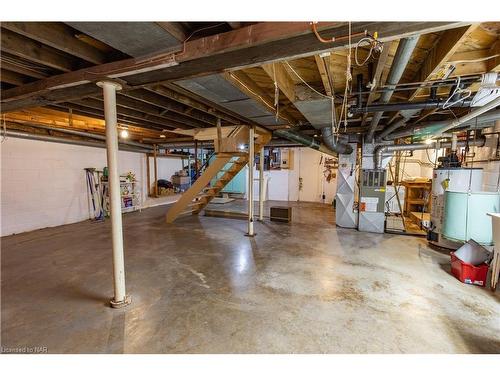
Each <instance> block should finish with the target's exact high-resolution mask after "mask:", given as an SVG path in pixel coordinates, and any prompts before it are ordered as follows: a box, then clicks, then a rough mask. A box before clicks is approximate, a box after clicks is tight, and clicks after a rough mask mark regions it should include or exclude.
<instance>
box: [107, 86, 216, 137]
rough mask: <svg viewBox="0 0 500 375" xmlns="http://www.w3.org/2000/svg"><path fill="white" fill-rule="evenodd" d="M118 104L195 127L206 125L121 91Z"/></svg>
mask: <svg viewBox="0 0 500 375" xmlns="http://www.w3.org/2000/svg"><path fill="white" fill-rule="evenodd" d="M116 105H118V106H121V107H125V108H130V109H134V110H138V111H141V112H143V113H147V114H150V115H153V116H158V117H162V118H164V119H166V120H170V121H174V122H176V123H181V124H185V125H188V126H191V127H194V128H203V127H205V125H206V124H205V123H203V122H201V121H197V120H194V119H192V118H190V117H188V116H184V115H179V114H177V113H174V112H169V111H165V110H164V109H162V108H159V107H158V106H156V105H153V104H149V103H146V102H144V101H140V100H136V99H134V98H131V97H128V96H125V95H123V94H121V93H119V94H118V95H117V97H116Z"/></svg>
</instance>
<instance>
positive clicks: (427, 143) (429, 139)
mask: <svg viewBox="0 0 500 375" xmlns="http://www.w3.org/2000/svg"><path fill="white" fill-rule="evenodd" d="M433 142H434V140H433V139H432V138H427V139H426V140H425V141H424V143H425V144H426V145H430V144H431V143H433Z"/></svg>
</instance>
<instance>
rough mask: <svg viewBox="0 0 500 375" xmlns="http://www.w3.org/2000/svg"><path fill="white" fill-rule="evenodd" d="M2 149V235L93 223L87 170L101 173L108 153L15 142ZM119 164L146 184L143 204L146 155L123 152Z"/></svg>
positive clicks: (0, 233)
mask: <svg viewBox="0 0 500 375" xmlns="http://www.w3.org/2000/svg"><path fill="white" fill-rule="evenodd" d="M0 147H1V156H2V162H1V175H0V178H1V232H0V235H1V236H6V235H10V234H14V233H21V232H25V231H30V230H34V229H40V228H44V227H51V226H57V225H63V224H69V223H74V222H78V221H82V220H86V219H88V218H89V199H88V193H87V185H86V179H85V171H84V168H86V167H94V168H97V169H102V168H103V167H104V166H105V165H106V150H105V149H101V148H94V147H85V146H76V145H67V144H59V143H51V142H41V141H33V140H24V139H15V138H7V140H5V141H4V142H3V143H2V144H1V146H0ZM118 165H119V172H120V174H122V173H127V172H128V171H132V172H133V173H135V175H136V178H137V179H138V180H139V181H141V182H142V183H141V191H142V199H143V200H144V198H145V197H144V192H145V191H146V181H145V180H146V162H145V155H144V154H140V153H133V152H125V151H120V152H119V158H118Z"/></svg>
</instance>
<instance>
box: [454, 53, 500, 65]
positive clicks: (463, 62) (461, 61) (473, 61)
mask: <svg viewBox="0 0 500 375" xmlns="http://www.w3.org/2000/svg"><path fill="white" fill-rule="evenodd" d="M498 56H500V53H497V54H496V55H493V56H488V57H483V58H480V59H474V60H456V61H447V62H446V64H468V63H478V62H482V61H487V60H491V59H494V58H496V57H498Z"/></svg>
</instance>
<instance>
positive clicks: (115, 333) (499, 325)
mask: <svg viewBox="0 0 500 375" xmlns="http://www.w3.org/2000/svg"><path fill="white" fill-rule="evenodd" d="M272 203H273V202H268V204H272ZM275 203H276V202H275ZM231 204H232V203H231ZM234 204H235V206H238V205H240V206H241V202H235V203H234ZM279 204H282V202H280V203H279ZM293 206H294V222H293V223H292V224H279V223H271V222H265V223H263V224H261V223H257V224H256V232H257V233H258V235H257V236H256V237H254V238H252V239H251V238H248V237H245V236H244V233H245V231H246V223H245V222H244V221H241V220H234V219H225V218H215V217H197V216H195V217H188V218H185V219H181V220H179V221H178V222H176V223H174V224H171V225H167V224H165V223H164V215H165V212H166V207H165V206H160V207H154V208H150V209H146V210H143V211H142V212H134V213H130V214H127V215H125V216H124V232H125V245H126V272H127V274H126V277H127V287H128V291H129V292H130V293H131V294H132V299H133V303H132V305H130V306H129V307H127V308H125V309H123V310H113V309H111V308H109V307H107V306H108V300H109V298H110V296H111V295H112V276H111V242H110V241H111V240H110V226H109V224H110V223H109V221H108V222H106V223H90V222H83V223H78V224H72V225H66V226H61V227H56V228H48V229H43V230H38V231H34V232H30V233H25V234H20V235H15V236H10V237H4V238H2V243H1V244H2V252H1V255H2V259H1V260H2V264H1V270H2V275H1V279H2V296H1V298H2V306H1V312H2V321H1V323H2V327H1V333H2V337H1V339H2V342H1V344H2V346H3V347H7V348H13V347H35V346H37V347H38V346H44V347H47V350H48V352H49V353H469V352H474V353H491V352H494V353H500V303H499V300H500V298H499V296H500V294H499V293H498V292H497V293H496V294H492V293H491V292H490V291H489V290H488V289H483V288H479V287H475V286H469V285H464V284H461V283H459V282H458V281H457V280H455V279H454V278H453V277H452V276H451V275H450V274H449V256H448V255H446V253H439V252H436V251H434V250H431V249H429V248H428V247H427V245H426V242H425V240H423V239H421V238H414V237H408V236H395V235H375V234H368V233H360V232H357V231H355V230H347V229H340V228H336V227H335V226H334V225H332V223H333V215H334V213H333V210H332V208H331V207H329V206H327V205H321V204H305V203H302V204H297V203H294V204H293Z"/></svg>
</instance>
